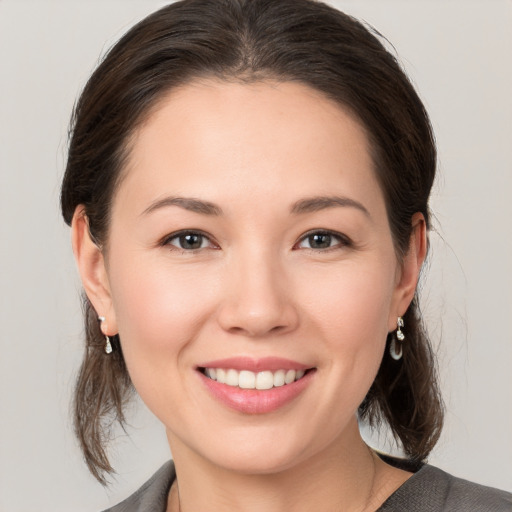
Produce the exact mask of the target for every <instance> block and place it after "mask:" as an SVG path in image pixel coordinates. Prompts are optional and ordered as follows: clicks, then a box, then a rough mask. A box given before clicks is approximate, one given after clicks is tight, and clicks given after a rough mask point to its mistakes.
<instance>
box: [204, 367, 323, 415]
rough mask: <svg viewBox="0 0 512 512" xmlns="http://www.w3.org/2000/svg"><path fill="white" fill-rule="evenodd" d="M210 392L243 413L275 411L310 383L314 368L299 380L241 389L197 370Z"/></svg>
mask: <svg viewBox="0 0 512 512" xmlns="http://www.w3.org/2000/svg"><path fill="white" fill-rule="evenodd" d="M198 373H199V375H200V377H201V378H202V381H203V382H204V384H205V386H206V387H207V389H208V390H209V391H210V393H211V394H212V395H213V396H214V398H216V399H217V400H219V401H220V402H222V403H223V404H224V405H227V406H228V407H229V408H231V409H234V410H236V411H239V412H242V413H244V414H265V413H269V412H272V411H276V410H277V409H280V408H281V407H284V406H285V405H286V404H288V403H290V402H291V401H292V400H294V399H295V398H296V397H297V396H299V395H300V394H301V393H302V391H304V390H305V389H306V387H307V386H308V385H309V384H310V382H311V380H312V378H313V375H314V373H315V371H314V370H310V371H308V372H307V373H306V375H304V377H302V378H301V379H299V380H296V381H295V382H292V383H291V384H285V385H284V386H279V387H275V388H271V389H262V390H257V389H241V388H239V387H235V386H228V385H227V384H221V383H219V382H217V381H216V380H213V379H210V378H209V377H206V375H204V374H203V373H201V372H198Z"/></svg>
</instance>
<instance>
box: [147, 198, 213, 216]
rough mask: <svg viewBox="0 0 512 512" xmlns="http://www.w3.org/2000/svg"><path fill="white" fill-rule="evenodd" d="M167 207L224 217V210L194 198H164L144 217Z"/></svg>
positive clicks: (148, 210)
mask: <svg viewBox="0 0 512 512" xmlns="http://www.w3.org/2000/svg"><path fill="white" fill-rule="evenodd" d="M167 206H179V207H180V208H183V209H185V210H189V211H191V212H195V213H201V214H203V215H222V209H221V208H220V207H219V206H217V205H215V204H213V203H210V202H209V201H202V200H201V199H194V198H192V197H164V198H163V199H158V200H157V201H155V202H154V203H151V204H150V205H149V206H148V207H147V208H146V209H145V210H144V211H143V212H142V215H147V214H148V213H151V212H153V211H155V210H158V209H159V208H165V207H167Z"/></svg>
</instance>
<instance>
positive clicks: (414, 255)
mask: <svg viewBox="0 0 512 512" xmlns="http://www.w3.org/2000/svg"><path fill="white" fill-rule="evenodd" d="M411 222H412V233H411V239H410V241H409V249H408V251H407V253H406V254H405V255H404V258H403V261H402V264H401V265H400V268H399V273H398V276H397V285H396V288H395V291H394V296H393V305H392V307H391V311H390V318H389V321H388V329H389V331H390V332H391V331H393V330H394V329H396V319H397V317H398V316H403V315H404V313H405V312H406V311H407V308H408V307H409V305H410V303H411V301H412V299H413V297H414V292H415V291H416V286H417V284H418V279H419V275H420V271H421V267H422V265H423V262H424V261H425V257H426V255H427V226H426V222H425V217H423V214H422V213H419V212H418V213H415V214H414V215H413V216H412V220H411Z"/></svg>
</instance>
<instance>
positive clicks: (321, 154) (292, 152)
mask: <svg viewBox="0 0 512 512" xmlns="http://www.w3.org/2000/svg"><path fill="white" fill-rule="evenodd" d="M373 168H374V166H373V161H372V158H371V153H370V148H369V143H368V137H367V136H366V133H365V130H364V128H363V127H362V125H361V123H360V122H359V121H358V120H357V119H356V118H355V116H353V115H352V114H351V113H350V112H349V110H348V109H345V108H343V107H342V106H340V105H338V104H337V103H335V102H334V101H332V100H330V99H328V98H326V97H325V96H324V95H323V94H321V93H319V92H317V91H315V90H313V89H311V88H310V87H308V86H305V85H303V84H300V83H290V82H284V83H281V82H271V81H267V82H258V83H251V84H243V83H232V82H222V81H214V80H205V81H200V82H199V81H198V82H193V83H190V84H187V85H186V86H183V87H180V88H178V89H175V90H173V91H171V92H170V93H169V94H168V95H166V96H165V97H164V98H162V99H161V100H160V101H159V102H158V104H157V105H156V107H155V108H154V109H153V111H152V113H151V114H150V115H149V116H148V118H147V119H146V120H145V122H144V123H143V124H142V125H141V126H140V127H139V128H138V130H137V131H136V133H135V136H134V137H133V138H132V144H131V149H130V154H129V158H128V161H127V165H126V168H125V170H124V179H123V181H122V184H121V187H120V188H121V190H120V191H119V192H122V194H121V195H126V194H128V195H130V196H131V197H130V201H131V202H132V204H133V203H134V202H137V203H138V202H140V201H148V200H154V199H155V197H156V196H158V195H159V194H161V195H164V194H168V193H173V194H180V195H181V194H183V195H189V196H190V195H192V196H202V195H205V194H206V195H207V196H208V199H211V200H213V201H221V200H223V199H224V200H225V199H227V198H230V199H231V200H233V199H234V198H236V197H240V196H243V195H244V194H246V193H247V191H250V192H251V193H252V195H254V196H256V195H258V194H259V196H260V197H262V198H265V199H266V200H270V199H271V198H272V197H273V196H274V195H275V194H274V193H273V192H276V191H279V192H280V193H281V197H282V199H283V200H284V199H286V198H285V197H283V194H284V196H286V195H290V201H291V200H292V198H291V196H292V195H293V194H295V195H297V194H308V193H309V194H310V195H311V193H318V194H328V193H331V192H332V187H336V186H337V185H338V184H339V186H340V187H342V188H343V189H344V190H341V191H340V192H342V193H344V194H347V193H352V194H358V195H359V196H364V195H367V196H372V195H373V196H374V195H375V194H376V193H377V194H378V192H379V190H378V185H377V182H376V179H375V176H374V171H373ZM376 187H377V190H376ZM123 189H125V190H123Z"/></svg>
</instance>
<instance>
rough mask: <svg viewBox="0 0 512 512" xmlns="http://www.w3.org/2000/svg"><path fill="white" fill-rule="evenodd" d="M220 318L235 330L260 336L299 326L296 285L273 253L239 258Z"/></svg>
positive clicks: (224, 325)
mask: <svg viewBox="0 0 512 512" xmlns="http://www.w3.org/2000/svg"><path fill="white" fill-rule="evenodd" d="M225 282H226V288H225V294H224V297H223V301H222V305H221V307H220V311H219V316H218V321H219V324H220V325H221V327H222V328H223V329H224V330H226V331H228V332H231V333H234V334H240V335H243V336H247V337H251V338H258V337H265V336H268V335H275V334H283V333H287V332H291V331H293V330H294V329H296V327H297V325H298V323H299V315H298V311H297V307H296V304H295V303H294V301H293V297H292V295H293V286H291V283H290V279H288V278H287V275H286V273H285V272H284V271H283V269H282V268H281V267H280V265H279V263H278V261H277V258H275V257H274V258H273V257H271V255H267V256H266V257H265V256H262V255H254V256H253V257H249V258H247V257H246V258H243V259H242V258H238V259H237V260H236V263H235V264H234V265H232V266H230V268H229V270H228V276H227V278H226V281H225Z"/></svg>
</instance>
